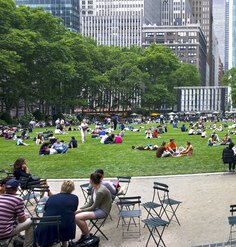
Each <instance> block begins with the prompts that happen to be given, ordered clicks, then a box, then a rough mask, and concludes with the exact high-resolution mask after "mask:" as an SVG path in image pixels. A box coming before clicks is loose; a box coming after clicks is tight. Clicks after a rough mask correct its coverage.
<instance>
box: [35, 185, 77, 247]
mask: <svg viewBox="0 0 236 247" xmlns="http://www.w3.org/2000/svg"><path fill="white" fill-rule="evenodd" d="M74 189H75V185H74V182H73V181H71V180H65V181H64V182H63V183H62V185H61V192H60V193H58V194H55V195H52V196H50V197H49V198H48V200H47V202H46V204H45V207H44V214H43V216H57V215H59V216H61V224H60V225H59V237H60V240H61V241H62V245H61V246H62V247H66V246H67V242H68V241H69V240H71V239H74V238H75V232H76V224H75V211H76V210H77V207H78V204H79V199H78V197H77V196H76V195H73V194H71V193H72V192H73V191H74ZM35 236H36V242H37V244H39V245H40V246H49V245H50V246H51V245H52V244H53V243H54V242H55V239H57V229H56V227H55V226H51V225H40V226H38V227H37V228H36V232H35Z"/></svg>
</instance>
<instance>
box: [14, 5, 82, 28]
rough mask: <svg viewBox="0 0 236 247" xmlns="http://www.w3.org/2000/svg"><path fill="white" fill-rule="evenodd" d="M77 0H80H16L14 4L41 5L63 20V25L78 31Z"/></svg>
mask: <svg viewBox="0 0 236 247" xmlns="http://www.w3.org/2000/svg"><path fill="white" fill-rule="evenodd" d="M79 1H80V0H16V5H18V6H19V5H26V6H29V7H31V8H35V7H41V8H43V9H45V10H46V11H48V12H50V13H52V14H53V15H54V16H56V17H59V18H61V19H62V20H63V23H64V25H65V27H67V28H68V29H69V30H71V31H73V32H79V26H80V24H79V20H80V16H79Z"/></svg>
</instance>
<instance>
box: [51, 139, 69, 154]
mask: <svg viewBox="0 0 236 247" xmlns="http://www.w3.org/2000/svg"><path fill="white" fill-rule="evenodd" d="M52 148H53V149H55V150H56V151H57V152H58V153H59V154H65V153H66V152H67V150H68V148H69V147H68V145H64V142H62V141H61V140H60V139H59V138H57V140H56V142H55V143H53V145H52Z"/></svg>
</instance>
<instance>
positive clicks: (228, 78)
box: [222, 68, 236, 107]
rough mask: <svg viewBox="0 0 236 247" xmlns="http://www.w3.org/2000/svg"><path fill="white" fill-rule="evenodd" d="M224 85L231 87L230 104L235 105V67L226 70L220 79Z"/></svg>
mask: <svg viewBox="0 0 236 247" xmlns="http://www.w3.org/2000/svg"><path fill="white" fill-rule="evenodd" d="M222 81H223V83H224V85H227V86H230V87H231V98H232V104H233V106H234V107H236V68H232V69H230V70H228V71H227V72H226V73H225V74H224V76H223V79H222Z"/></svg>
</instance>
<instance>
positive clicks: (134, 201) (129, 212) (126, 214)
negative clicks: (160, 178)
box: [119, 196, 142, 238]
mask: <svg viewBox="0 0 236 247" xmlns="http://www.w3.org/2000/svg"><path fill="white" fill-rule="evenodd" d="M119 200H120V202H119V206H120V212H119V219H120V218H121V221H122V237H123V238H125V237H126V235H127V236H131V234H135V233H136V234H138V237H139V238H140V235H141V231H140V218H141V215H142V212H141V209H140V204H141V196H129V197H119ZM127 220H128V222H127ZM134 227H138V231H135V230H134ZM131 228H132V229H131ZM130 229H131V231H130Z"/></svg>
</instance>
